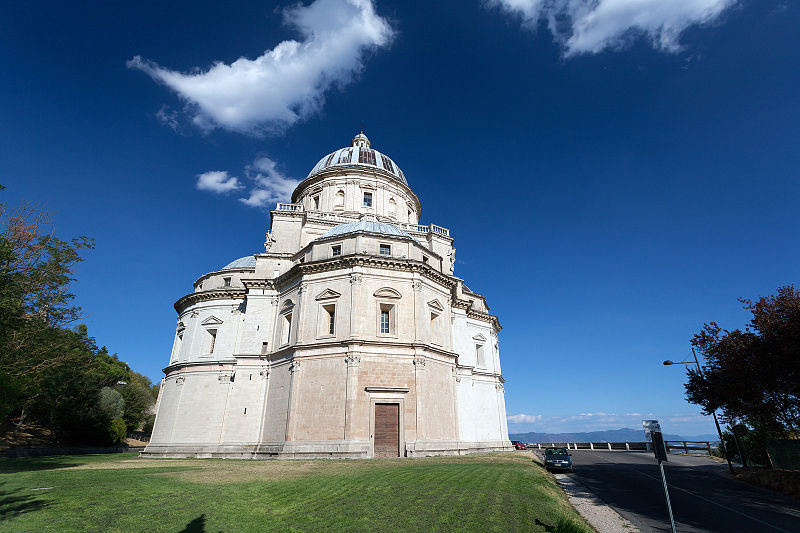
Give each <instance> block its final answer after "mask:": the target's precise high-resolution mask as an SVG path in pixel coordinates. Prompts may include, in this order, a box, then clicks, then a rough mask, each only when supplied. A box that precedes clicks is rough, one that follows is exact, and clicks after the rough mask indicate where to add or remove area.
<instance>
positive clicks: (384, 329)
mask: <svg viewBox="0 0 800 533" xmlns="http://www.w3.org/2000/svg"><path fill="white" fill-rule="evenodd" d="M381 333H389V310H388V309H381Z"/></svg>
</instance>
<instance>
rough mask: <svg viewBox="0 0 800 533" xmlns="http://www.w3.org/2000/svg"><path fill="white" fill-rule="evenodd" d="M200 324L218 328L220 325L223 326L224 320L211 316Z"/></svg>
mask: <svg viewBox="0 0 800 533" xmlns="http://www.w3.org/2000/svg"><path fill="white" fill-rule="evenodd" d="M200 324H202V325H203V326H218V325H219V324H222V320H220V319H219V318H217V317H215V316H214V315H211V316H210V317H208V318H206V319H205V320H203V321H202V322H200Z"/></svg>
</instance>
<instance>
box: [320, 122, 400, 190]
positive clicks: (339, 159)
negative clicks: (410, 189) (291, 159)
mask: <svg viewBox="0 0 800 533" xmlns="http://www.w3.org/2000/svg"><path fill="white" fill-rule="evenodd" d="M354 165H355V166H364V167H368V168H372V169H374V168H378V169H381V170H385V171H386V172H388V173H389V174H391V175H392V176H393V177H394V178H395V179H397V180H399V181H402V182H403V183H404V184H405V185H408V182H407V181H406V177H405V175H404V174H403V171H402V170H400V167H398V166H397V164H395V162H394V161H392V159H391V158H389V156H387V155H384V154H382V153H380V152H379V151H377V150H374V149H372V148H370V142H369V139H368V138H367V136H366V135H364V132H363V131H362V132H361V133H359V134H358V135H356V136H355V137H354V138H353V141H352V143H351V146H349V147H347V148H340V149H338V150H336V151H335V152H331V153H330V154H328V155H326V156H325V157H323V158H322V159H320V160H319V162H318V163H317V164H316V165H314V168H312V169H311V172H309V173H308V176H306V179H308V178H310V177H311V176H313V175H315V174H318V173H320V172H322V171H323V170H326V169H329V168H335V167H346V166H354Z"/></svg>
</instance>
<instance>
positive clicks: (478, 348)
mask: <svg viewBox="0 0 800 533" xmlns="http://www.w3.org/2000/svg"><path fill="white" fill-rule="evenodd" d="M475 360H476V361H477V366H479V367H482V368H483V367H485V366H486V359H485V357H484V355H483V344H476V345H475Z"/></svg>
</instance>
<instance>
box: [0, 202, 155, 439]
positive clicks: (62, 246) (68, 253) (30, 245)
mask: <svg viewBox="0 0 800 533" xmlns="http://www.w3.org/2000/svg"><path fill="white" fill-rule="evenodd" d="M2 189H3V187H2V186H0V190H2ZM50 222H51V218H50V215H49V214H48V213H46V212H44V211H42V210H40V209H38V208H35V207H34V206H32V205H31V204H23V205H22V206H20V207H19V208H17V209H13V210H12V209H9V208H7V207H6V206H5V205H4V204H0V425H7V423H8V421H9V420H11V418H12V417H13V418H15V419H16V420H17V424H18V425H21V424H22V423H23V422H24V421H26V420H28V419H30V420H31V421H33V422H35V423H37V424H39V425H42V426H45V427H47V428H50V429H51V430H53V431H54V433H55V434H56V436H57V437H58V438H59V440H60V441H66V442H77V443H84V444H110V443H112V442H119V440H120V437H119V434H120V427H122V428H123V429H122V433H123V437H122V438H123V439H124V431H125V422H124V420H123V418H122V417H123V416H124V407H122V406H123V405H124V401H123V395H122V394H121V393H120V392H119V391H117V390H114V387H116V386H118V384H119V383H120V382H128V381H129V378H130V375H131V371H130V368H129V367H128V365H127V364H125V363H124V362H122V361H120V360H119V359H118V358H117V356H116V355H110V354H109V353H108V350H107V349H106V348H105V347H103V348H98V346H97V344H96V343H95V341H94V339H92V338H91V337H90V336H89V335H88V332H87V329H86V326H84V325H78V326H76V327H74V328H72V329H69V328H68V327H67V326H68V325H70V324H72V323H73V322H75V321H76V320H77V319H78V318H79V317H80V316H81V310H80V308H78V307H77V306H74V305H73V304H72V300H73V299H74V296H73V294H72V293H71V292H70V291H69V285H70V283H71V282H72V281H74V280H73V277H72V276H73V271H74V267H75V265H76V264H77V263H78V262H79V261H81V260H82V259H81V252H82V251H84V250H86V249H91V248H92V247H93V244H92V241H91V239H88V238H87V237H78V238H76V239H72V240H70V241H62V240H60V239H58V238H57V237H55V235H54V233H53V229H52V225H51V223H50ZM146 385H147V386H149V381H148V383H147V384H146ZM104 387H105V388H106V390H105V391H104V392H101V391H103V389H104ZM136 416H137V417H138V416H139V415H136Z"/></svg>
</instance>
